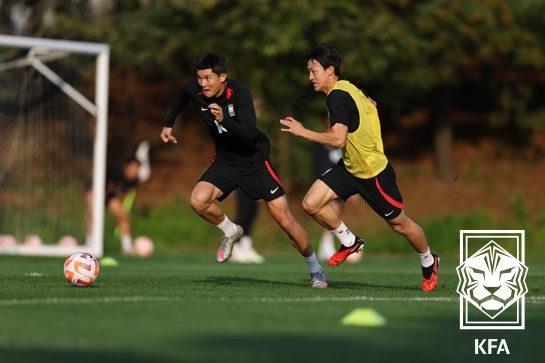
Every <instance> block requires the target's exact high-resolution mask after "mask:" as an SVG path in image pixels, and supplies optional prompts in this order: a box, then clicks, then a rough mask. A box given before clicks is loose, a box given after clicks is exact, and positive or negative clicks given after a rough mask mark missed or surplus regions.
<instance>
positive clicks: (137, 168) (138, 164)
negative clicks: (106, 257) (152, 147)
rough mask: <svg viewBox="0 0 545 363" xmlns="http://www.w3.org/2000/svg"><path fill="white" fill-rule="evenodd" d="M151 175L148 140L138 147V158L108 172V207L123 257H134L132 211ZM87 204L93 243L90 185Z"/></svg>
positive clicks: (88, 222)
mask: <svg viewBox="0 0 545 363" xmlns="http://www.w3.org/2000/svg"><path fill="white" fill-rule="evenodd" d="M150 175H151V167H150V162H149V143H148V142H147V141H143V142H141V143H140V144H139V145H138V148H137V150H136V153H135V156H132V157H130V158H128V159H126V160H125V161H124V163H123V164H122V165H117V166H114V167H112V168H109V169H108V170H107V172H106V189H105V199H106V201H105V202H106V207H107V208H108V212H110V214H111V215H112V216H113V217H114V218H115V219H116V222H117V229H118V231H119V237H120V240H121V252H122V253H123V254H124V255H133V254H134V250H133V239H132V233H131V218H130V211H131V208H132V204H133V202H134V198H135V197H136V191H137V188H138V185H139V184H140V183H144V182H145V181H147V180H148V179H149V177H150ZM85 201H86V204H87V218H86V228H87V236H86V243H90V242H91V240H92V238H93V236H92V230H93V217H92V210H93V189H92V183H91V182H89V183H88V184H87V189H86V190H85Z"/></svg>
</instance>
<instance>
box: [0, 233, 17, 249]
mask: <svg viewBox="0 0 545 363" xmlns="http://www.w3.org/2000/svg"><path fill="white" fill-rule="evenodd" d="M16 244H17V240H16V239H15V237H13V236H12V235H10V234H2V235H0V246H15V245H16Z"/></svg>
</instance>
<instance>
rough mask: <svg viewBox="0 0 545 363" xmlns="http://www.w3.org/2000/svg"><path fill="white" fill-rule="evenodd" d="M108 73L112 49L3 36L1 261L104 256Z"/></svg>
mask: <svg viewBox="0 0 545 363" xmlns="http://www.w3.org/2000/svg"><path fill="white" fill-rule="evenodd" d="M108 64H109V47H108V45H106V44H98V43H87V42H72V41H58V40H48V39H37V38H28V37H18V36H7V35H0V253H4V254H24V255H48V256H66V255H69V254H70V253H73V252H76V251H85V252H89V253H91V254H93V255H95V256H97V257H100V256H101V255H102V253H103V247H102V246H103V244H102V240H103V219H104V216H103V214H104V202H103V201H104V178H105V162H106V128H107V100H108ZM86 190H92V191H93V192H92V200H93V202H92V203H86V198H85V196H86V195H85V191H86ZM87 205H89V206H92V207H90V208H89V209H88V208H87ZM86 236H92V238H87V239H86V238H85V237H86Z"/></svg>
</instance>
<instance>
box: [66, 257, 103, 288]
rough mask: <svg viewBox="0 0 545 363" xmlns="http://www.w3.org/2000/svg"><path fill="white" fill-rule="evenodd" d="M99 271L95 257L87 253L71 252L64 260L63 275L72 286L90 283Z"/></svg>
mask: <svg viewBox="0 0 545 363" xmlns="http://www.w3.org/2000/svg"><path fill="white" fill-rule="evenodd" d="M99 273H100V268H99V266H98V261H97V259H96V258H94V257H93V256H91V255H90V254H88V253H83V252H76V253H73V254H71V255H70V257H68V258H67V259H66V261H65V262H64V276H66V279H67V280H68V282H70V283H71V284H72V285H74V286H88V285H91V284H92V283H93V282H94V281H95V280H96V279H97V277H98V274H99Z"/></svg>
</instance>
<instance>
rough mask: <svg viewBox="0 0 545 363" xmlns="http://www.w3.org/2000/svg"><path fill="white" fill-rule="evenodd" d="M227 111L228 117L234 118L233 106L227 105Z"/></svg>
mask: <svg viewBox="0 0 545 363" xmlns="http://www.w3.org/2000/svg"><path fill="white" fill-rule="evenodd" d="M227 111H229V116H231V117H232V116H235V106H233V104H232V103H230V104H228V105H227Z"/></svg>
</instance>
